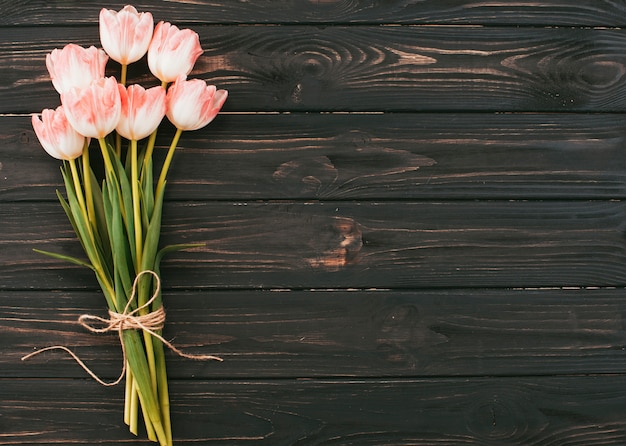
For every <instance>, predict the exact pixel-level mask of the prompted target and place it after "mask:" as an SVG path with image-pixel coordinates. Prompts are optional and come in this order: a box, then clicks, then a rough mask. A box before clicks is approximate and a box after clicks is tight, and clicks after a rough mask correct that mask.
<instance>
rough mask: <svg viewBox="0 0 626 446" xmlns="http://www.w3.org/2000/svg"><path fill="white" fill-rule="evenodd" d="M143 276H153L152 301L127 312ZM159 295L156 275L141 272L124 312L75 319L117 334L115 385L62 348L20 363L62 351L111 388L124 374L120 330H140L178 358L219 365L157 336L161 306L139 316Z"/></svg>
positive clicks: (55, 347) (92, 328)
mask: <svg viewBox="0 0 626 446" xmlns="http://www.w3.org/2000/svg"><path fill="white" fill-rule="evenodd" d="M144 274H152V276H154V278H155V281H156V289H155V291H154V293H153V294H152V297H150V299H149V300H148V301H147V302H146V303H145V304H143V305H141V306H139V307H137V308H136V309H134V310H132V311H129V310H130V306H131V304H132V302H133V300H134V299H135V298H136V295H137V284H138V282H139V278H140V277H141V276H142V275H144ZM160 292H161V279H160V278H159V276H158V274H157V273H155V272H154V271H151V270H144V271H141V272H140V273H139V274H137V276H136V277H135V280H134V282H133V287H132V290H131V294H130V298H129V299H128V302H127V303H126V307H124V311H123V312H122V313H117V312H115V311H111V310H109V318H108V319H106V318H103V317H100V316H94V315H91V314H83V315H81V316H80V317H79V318H78V323H79V324H80V325H82V326H83V327H85V328H86V329H87V330H89V331H90V332H92V333H108V332H112V331H116V332H117V333H118V336H119V339H120V345H121V346H122V356H123V361H124V365H123V366H122V372H121V373H120V376H119V377H118V378H117V379H116V380H115V381H112V382H106V381H103V380H102V379H101V378H100V377H99V376H98V375H96V374H95V373H94V372H93V371H92V370H91V369H90V368H89V367H87V365H86V364H85V363H84V362H83V361H82V360H81V359H80V358H79V357H78V356H77V355H76V354H75V353H74V352H73V351H72V350H70V349H69V348H67V347H65V346H64V345H52V346H50V347H46V348H42V349H40V350H37V351H34V352H32V353H29V354H28V355H26V356H23V357H22V361H25V360H27V359H29V358H32V357H33V356H36V355H38V354H40V353H43V352H46V351H49V350H64V351H65V352H67V353H68V354H69V355H70V356H71V357H72V358H73V359H74V361H76V362H77V363H78V365H80V366H81V367H82V368H83V369H84V370H85V371H86V372H87V373H88V374H89V376H91V377H92V378H93V379H94V380H96V381H97V382H98V383H100V384H102V385H103V386H115V385H117V384H119V383H120V382H121V381H122V379H124V374H125V373H126V363H127V360H126V359H127V356H126V348H125V347H124V338H123V337H122V332H123V331H124V330H143V331H145V332H146V333H148V334H150V335H151V336H153V337H155V338H156V339H158V340H159V341H161V342H162V343H163V345H165V346H166V347H167V348H169V349H170V350H172V351H173V352H174V353H176V354H177V355H178V356H182V357H183V358H187V359H195V360H200V361H203V360H215V361H222V358H220V357H218V356H213V355H192V354H189V353H185V352H183V351H181V350H179V349H178V348H176V347H175V346H174V345H173V344H172V343H171V342H169V341H167V340H165V339H164V338H163V336H161V335H160V334H159V333H157V331H159V330H162V329H163V327H164V326H165V310H164V309H163V306H162V305H161V306H160V307H159V308H158V309H156V310H154V311H152V312H150V313H147V314H143V315H142V314H139V313H141V312H142V311H143V310H145V309H147V308H149V307H150V305H152V303H153V302H154V301H155V299H156V298H157V297H158V296H159V293H160ZM96 324H99V325H96Z"/></svg>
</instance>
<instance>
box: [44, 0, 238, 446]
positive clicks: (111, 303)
mask: <svg viewBox="0 0 626 446" xmlns="http://www.w3.org/2000/svg"><path fill="white" fill-rule="evenodd" d="M100 39H101V43H102V46H103V48H104V49H96V48H95V47H90V48H82V47H80V46H78V45H76V44H69V45H67V46H65V47H64V48H63V49H60V50H59V49H56V50H54V51H52V53H51V54H49V55H48V56H47V58H46V66H47V68H48V71H49V73H50V77H51V79H52V82H53V85H54V87H55V89H56V90H57V91H58V92H59V94H60V98H61V105H60V106H59V107H57V108H56V109H55V110H48V109H47V110H44V111H43V112H42V114H41V117H39V116H36V115H34V116H33V118H32V124H33V128H34V130H35V133H36V134H37V137H38V138H39V140H40V142H41V144H42V146H43V148H44V149H45V150H46V151H47V152H48V153H49V154H50V155H52V156H53V157H55V158H57V159H60V160H63V166H62V168H61V172H62V177H63V182H64V186H65V197H64V196H63V195H62V194H61V193H59V192H57V195H58V198H59V201H60V203H61V206H62V207H63V209H64V211H65V213H66V214H67V217H68V219H69V221H70V223H71V225H72V227H73V229H74V231H75V233H76V235H77V237H78V239H79V241H80V243H81V245H82V247H83V250H84V252H85V255H86V257H87V260H83V259H78V258H74V257H69V256H66V255H62V254H55V253H49V252H44V254H47V255H50V256H53V257H55V258H58V259H63V260H67V261H70V262H72V263H75V264H78V265H81V266H85V267H88V268H90V269H91V270H92V271H93V272H94V274H95V276H96V279H97V281H98V283H99V285H100V287H101V289H102V292H103V294H104V298H105V300H106V303H107V307H108V311H109V314H110V317H111V319H110V320H107V321H102V320H100V322H104V323H105V325H106V324H107V323H108V327H107V328H105V329H103V330H99V329H92V331H97V332H99V331H111V330H116V331H119V336H120V341H121V343H122V350H123V352H124V362H125V363H124V368H123V372H122V376H120V379H118V380H116V381H115V382H113V383H106V384H107V385H112V384H117V383H119V382H120V381H121V379H122V378H123V377H124V375H125V378H126V384H125V407H124V421H125V422H126V424H128V425H129V427H130V431H131V432H133V433H134V434H137V433H138V429H139V428H138V426H139V419H140V417H139V414H140V413H141V417H142V418H143V421H144V426H145V429H146V433H147V436H148V438H149V439H151V440H153V441H155V442H158V443H160V444H161V445H162V446H168V445H172V444H173V440H172V429H171V422H170V410H169V394H168V387H167V372H166V365H165V354H164V349H165V347H170V348H172V349H173V350H175V351H176V352H177V353H178V354H181V355H182V356H185V357H192V356H191V355H187V354H183V353H182V352H180V351H178V350H177V349H175V348H174V347H173V346H171V344H169V343H168V342H167V341H165V340H164V339H163V338H162V337H161V330H162V327H163V321H164V312H163V302H162V297H161V285H160V271H159V269H160V262H161V259H162V257H163V255H164V254H165V253H167V252H170V251H172V250H176V249H181V248H186V247H189V246H190V245H175V246H168V247H165V248H160V247H159V239H160V234H161V217H162V212H163V198H164V193H165V186H166V183H167V174H168V171H169V167H170V165H171V161H172V157H173V155H174V152H175V150H176V147H177V145H178V141H179V139H180V136H181V134H182V132H183V131H187V130H197V129H199V128H202V127H204V126H206V125H207V124H208V123H210V122H211V121H212V120H213V119H214V118H215V116H216V115H217V114H218V112H219V111H220V109H221V107H222V105H223V104H224V101H225V100H226V98H227V92H226V91H225V90H217V89H216V87H215V86H212V85H207V84H206V82H205V81H202V80H200V79H192V80H187V75H188V74H189V73H190V72H191V70H192V68H193V66H194V64H195V62H196V60H197V58H198V57H199V56H200V55H201V53H202V49H201V47H200V43H199V38H198V35H197V34H196V33H195V32H193V31H192V30H189V29H183V30H180V29H178V28H177V27H176V26H174V25H171V24H170V23H166V22H160V23H158V24H157V25H156V27H154V25H153V19H152V15H151V14H150V13H147V12H144V13H138V12H137V10H136V9H135V8H134V7H132V6H126V7H124V8H123V9H122V10H120V11H119V12H115V11H111V10H107V9H102V11H101V12H100ZM146 53H147V60H148V66H149V68H150V71H151V72H152V73H153V74H154V75H155V77H156V78H158V79H159V80H160V81H161V85H160V86H156V87H152V88H148V89H146V88H144V87H142V86H140V85H138V84H133V85H126V75H127V66H128V64H130V63H134V62H136V61H138V60H140V59H141V58H142V57H143V56H144V55H146ZM109 58H110V59H113V60H115V61H116V62H118V63H119V64H120V66H121V69H120V81H119V82H118V80H117V79H116V78H115V77H105V66H106V64H107V62H108V60H109ZM165 116H167V118H168V119H169V121H170V122H171V123H172V124H173V125H174V126H175V127H176V133H175V135H174V137H173V140H172V142H171V144H170V146H169V149H168V152H167V155H166V157H165V161H164V163H163V164H162V165H161V166H160V169H159V171H158V173H157V172H155V171H154V169H155V167H154V164H153V153H154V151H155V144H156V134H157V130H158V127H159V125H160V123H161V121H162V120H163V118H164V117H165ZM94 157H98V158H100V159H101V160H102V163H103V165H104V174H103V176H102V178H98V176H97V175H96V173H95V169H94V168H93V167H92V164H93V158H94ZM40 252H43V251H40ZM202 358H205V359H206V358H209V359H219V358H216V357H213V356H205V357H202ZM79 362H80V361H79ZM90 373H91V372H90Z"/></svg>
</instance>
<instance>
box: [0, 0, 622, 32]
mask: <svg viewBox="0 0 626 446" xmlns="http://www.w3.org/2000/svg"><path fill="white" fill-rule="evenodd" d="M133 4H134V5H135V6H136V7H137V8H138V9H139V10H140V11H150V12H152V13H153V15H154V17H155V20H157V21H158V20H166V21H172V22H184V23H215V24H222V23H285V22H288V23H324V24H325V23H405V24H408V23H413V24H453V25H456V24H488V25H502V24H509V25H514V26H519V25H534V26H540V25H563V26H577V25H583V26H624V24H625V22H624V17H625V16H626V6H625V5H624V4H623V3H621V2H616V1H612V0H578V1H576V2H573V1H571V0H544V1H542V2H541V5H540V6H538V5H536V4H535V3H529V2H521V1H517V2H511V1H507V2H483V1H476V0H438V1H430V2H424V1H417V0H395V1H385V2H379V1H374V0H368V1H359V2H342V1H339V0H324V1H319V0H281V1H280V2H276V1H269V0H248V1H246V2H244V3H240V2H233V1H230V0H221V1H219V0H217V1H216V0H211V1H209V0H194V1H193V2H189V1H184V0H178V1H175V0H170V1H151V2H134V3H133ZM123 5H124V4H123V3H120V2H114V1H99V2H98V3H97V4H93V3H91V2H80V3H76V4H74V3H67V2H33V1H30V2H14V1H12V0H2V1H0V11H2V14H1V15H0V25H5V26H6V25H12V26H15V25H30V26H32V25H36V24H44V25H59V24H93V23H94V22H97V20H98V12H99V10H100V8H101V7H105V8H108V9H115V10H119V9H121V8H122V6H123Z"/></svg>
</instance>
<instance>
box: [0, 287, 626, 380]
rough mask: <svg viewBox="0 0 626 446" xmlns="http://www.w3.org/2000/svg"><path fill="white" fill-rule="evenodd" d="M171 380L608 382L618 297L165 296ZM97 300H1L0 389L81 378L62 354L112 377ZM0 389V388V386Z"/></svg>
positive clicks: (93, 296) (613, 367)
mask: <svg viewBox="0 0 626 446" xmlns="http://www.w3.org/2000/svg"><path fill="white" fill-rule="evenodd" d="M164 299H165V305H166V310H167V325H166V329H165V336H166V338H168V339H172V340H173V342H174V344H175V345H176V346H177V347H178V348H182V349H183V350H184V351H186V352H188V353H198V354H200V353H204V354H218V355H219V356H220V357H222V358H223V359H224V362H220V363H218V362H213V361H191V360H188V359H184V358H180V357H177V356H176V355H174V354H172V353H170V354H168V357H167V360H168V374H169V376H170V377H171V378H172V379H192V378H193V379H229V378H239V379H250V380H253V379H260V378H276V379H278V378H332V377H360V378H376V377H381V376H386V377H415V376H422V377H424V376H431V377H443V376H448V377H450V376H465V375H472V376H495V375H500V376H502V375H516V376H522V375H541V374H543V373H545V372H546V371H549V372H550V374H554V375H557V374H564V375H568V374H569V375H572V374H597V373H621V372H623V370H624V369H625V368H626V357H625V356H624V354H623V350H622V346H623V345H624V343H625V342H626V332H625V331H624V327H623V323H622V322H623V321H622V315H623V314H625V313H626V302H625V301H624V298H623V291H621V290H607V289H582V288H581V289H570V290H557V289H543V290H513V291H510V290H443V291H390V290H360V291H359V290H352V291H336V290H334V291H333V290H325V291H322V290H316V291H286V290H274V291H271V290H258V291H211V292H207V291H203V290H190V291H186V292H181V291H175V290H167V291H166V293H165V295H164ZM104 305H105V304H104V298H103V297H102V296H101V294H100V293H97V292H78V291H63V292H61V291H52V292H42V291H3V292H1V293H0V339H1V342H0V348H1V349H2V352H3V354H2V355H1V356H0V377H2V378H11V377H16V376H19V377H22V378H27V377H28V378H61V377H65V378H68V377H74V378H88V377H87V375H86V373H85V372H84V371H83V370H82V369H81V368H79V367H78V365H76V364H75V363H74V362H73V360H72V359H71V358H70V357H69V356H68V355H67V354H66V353H65V352H62V351H59V352H48V353H44V354H41V355H40V356H37V357H33V358H31V359H30V360H27V361H21V360H20V358H21V357H22V356H24V355H26V354H28V353H30V352H31V351H34V350H36V349H39V348H44V347H48V346H50V345H64V346H67V347H69V348H72V349H73V350H74V351H75V352H76V353H77V354H78V355H79V356H80V357H81V358H82V359H83V360H84V361H86V362H87V364H88V365H89V366H90V367H91V368H92V369H93V370H94V371H95V372H96V373H98V374H100V375H102V377H103V378H107V379H110V380H113V379H115V378H116V377H117V374H119V372H120V370H121V356H122V355H121V351H120V347H119V341H118V340H117V338H116V336H115V335H94V334H92V333H89V332H87V330H85V329H84V328H83V327H81V326H79V325H78V324H77V322H76V321H77V319H78V317H79V316H80V315H81V314H95V315H100V316H103V317H104V316H105V314H104ZM0 385H1V384H0Z"/></svg>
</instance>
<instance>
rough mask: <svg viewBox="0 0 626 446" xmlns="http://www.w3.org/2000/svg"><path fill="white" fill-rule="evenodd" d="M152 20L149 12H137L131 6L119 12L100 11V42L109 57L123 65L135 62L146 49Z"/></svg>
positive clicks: (150, 37)
mask: <svg viewBox="0 0 626 446" xmlns="http://www.w3.org/2000/svg"><path fill="white" fill-rule="evenodd" d="M153 28H154V22H153V20H152V14H150V13H149V12H142V13H138V12H137V10H136V9H135V8H134V7H133V6H130V5H128V6H125V7H124V8H123V9H121V10H120V11H119V12H115V11H113V10H111V9H104V8H103V9H102V10H101V11H100V42H101V43H102V48H104V50H105V51H106V52H107V54H108V55H109V57H111V59H113V60H115V61H116V62H119V63H121V64H123V65H128V64H130V63H133V62H136V61H138V60H139V59H141V58H142V57H143V56H144V55H145V54H146V52H147V51H148V45H150V39H152V30H153Z"/></svg>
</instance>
